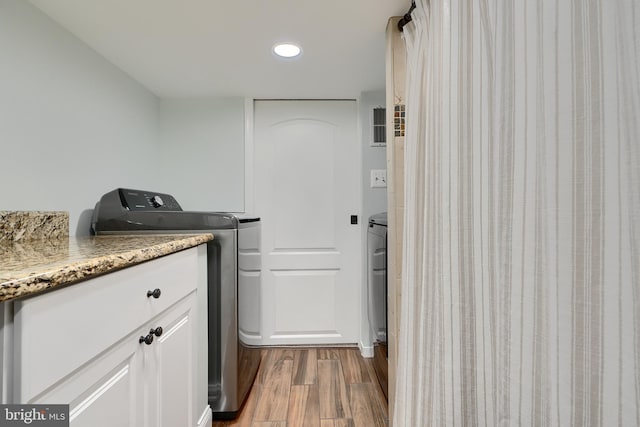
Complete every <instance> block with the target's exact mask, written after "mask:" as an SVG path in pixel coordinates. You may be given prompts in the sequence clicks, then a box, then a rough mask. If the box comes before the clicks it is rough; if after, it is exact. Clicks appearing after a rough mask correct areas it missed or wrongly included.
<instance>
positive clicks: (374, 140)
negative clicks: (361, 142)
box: [371, 107, 387, 147]
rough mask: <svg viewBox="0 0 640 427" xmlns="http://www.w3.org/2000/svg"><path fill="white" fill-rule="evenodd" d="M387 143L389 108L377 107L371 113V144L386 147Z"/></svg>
mask: <svg viewBox="0 0 640 427" xmlns="http://www.w3.org/2000/svg"><path fill="white" fill-rule="evenodd" d="M386 144H387V109H386V108H384V107H375V108H374V109H373V114H372V115H371V146H372V147H384V146H385V145H386Z"/></svg>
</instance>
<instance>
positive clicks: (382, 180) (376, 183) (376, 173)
mask: <svg viewBox="0 0 640 427" xmlns="http://www.w3.org/2000/svg"><path fill="white" fill-rule="evenodd" d="M386 186H387V170H386V169H371V188H381V187H382V188H384V187H386Z"/></svg>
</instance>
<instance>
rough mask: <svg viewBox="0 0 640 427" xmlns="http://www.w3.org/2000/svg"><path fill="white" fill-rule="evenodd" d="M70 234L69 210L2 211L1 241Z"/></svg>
mask: <svg viewBox="0 0 640 427" xmlns="http://www.w3.org/2000/svg"><path fill="white" fill-rule="evenodd" d="M68 236H69V212H45V211H0V242H3V241H9V242H17V241H25V240H33V239H52V238H53V239H55V238H66V237H68Z"/></svg>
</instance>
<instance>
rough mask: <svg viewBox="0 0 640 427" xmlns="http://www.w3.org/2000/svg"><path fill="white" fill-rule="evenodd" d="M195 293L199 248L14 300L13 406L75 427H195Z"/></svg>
mask: <svg viewBox="0 0 640 427" xmlns="http://www.w3.org/2000/svg"><path fill="white" fill-rule="evenodd" d="M156 289H159V290H160V292H159V293H160V295H159V297H158V298H155V297H154V296H153V292H154V291H155V290H156ZM204 292H206V249H205V247H204V246H201V247H199V248H193V249H190V250H186V251H182V252H178V253H176V254H173V255H169V256H166V257H162V258H159V259H157V260H154V261H150V262H147V263H143V264H140V265H137V266H134V267H130V268H127V269H124V270H120V271H117V272H114V273H111V274H107V275H105V276H101V277H97V278H95V279H91V280H89V281H87V282H84V283H80V284H77V285H74V286H69V287H67V288H64V289H61V290H57V291H55V292H50V293H47V294H43V295H40V296H37V297H33V298H27V299H24V300H22V301H17V302H15V305H14V309H15V314H14V343H15V345H14V355H13V360H14V371H13V372H14V377H13V388H14V393H13V401H14V402H16V403H44V404H53V403H68V404H69V405H70V419H71V426H75V427H84V426H87V427H99V426H105V427H106V426H109V427H112V426H132V427H133V426H136V427H139V426H148V427H161V426H167V427H169V426H171V427H173V426H197V425H198V422H202V421H203V419H204V420H206V418H207V417H206V416H205V417H203V414H206V413H207V412H209V413H210V410H209V409H208V404H207V402H206V390H204V389H203V390H200V389H201V388H203V387H202V382H201V381H199V378H200V377H201V376H204V377H205V378H206V375H207V373H206V363H203V360H202V359H203V358H204V359H206V354H204V355H203V354H202V352H201V351H200V350H199V349H200V348H201V346H200V345H199V343H198V340H202V339H204V340H206V339H207V336H206V328H202V322H206V313H199V312H198V305H199V304H198V300H199V299H200V298H206V295H201V294H202V293H204ZM157 293H158V292H157V291H156V294H157ZM148 295H149V296H148ZM159 328H161V329H159ZM203 329H204V331H205V334H204V336H201V335H203V334H202V331H203ZM145 338H146V342H145ZM203 367H204V368H205V370H204V372H202V370H203V369H202V368H203Z"/></svg>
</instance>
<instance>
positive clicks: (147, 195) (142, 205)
mask: <svg viewBox="0 0 640 427" xmlns="http://www.w3.org/2000/svg"><path fill="white" fill-rule="evenodd" d="M118 193H119V194H120V201H121V202H122V207H124V208H125V209H127V210H130V211H149V210H150V211H157V210H161V211H181V210H182V208H181V207H180V205H179V204H178V202H177V201H176V199H175V198H174V197H173V196H171V195H170V194H163V193H155V192H152V191H143V190H130V189H127V188H120V189H118Z"/></svg>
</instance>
